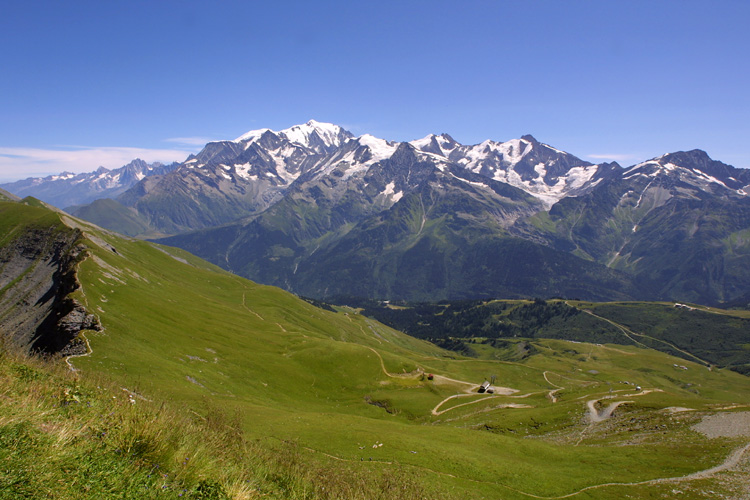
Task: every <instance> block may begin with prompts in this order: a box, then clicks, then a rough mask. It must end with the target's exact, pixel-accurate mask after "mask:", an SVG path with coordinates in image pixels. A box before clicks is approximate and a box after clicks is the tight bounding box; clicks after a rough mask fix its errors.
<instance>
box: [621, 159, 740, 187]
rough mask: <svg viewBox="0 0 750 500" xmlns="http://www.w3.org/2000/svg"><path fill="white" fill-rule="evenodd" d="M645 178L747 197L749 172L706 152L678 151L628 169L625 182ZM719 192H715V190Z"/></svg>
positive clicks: (623, 176) (625, 173)
mask: <svg viewBox="0 0 750 500" xmlns="http://www.w3.org/2000/svg"><path fill="white" fill-rule="evenodd" d="M638 177H641V178H644V179H648V180H649V182H651V183H653V182H656V181H658V182H660V183H662V184H666V185H669V186H673V185H676V184H680V185H682V186H684V187H690V188H693V189H697V190H699V191H705V192H712V193H714V192H719V193H721V192H723V193H724V194H728V195H730V196H732V195H735V194H736V195H739V196H748V190H747V189H746V188H747V186H748V184H750V170H747V169H738V168H735V167H732V166H730V165H727V164H725V163H722V162H720V161H714V160H712V159H711V158H710V157H709V156H708V154H707V153H706V152H705V151H701V150H700V149H694V150H692V151H679V152H677V153H669V154H665V155H662V156H659V157H657V158H653V159H651V160H647V161H644V162H641V163H639V164H637V165H634V166H632V167H629V168H627V169H626V170H625V171H624V172H623V175H622V178H623V179H624V180H631V179H635V178H638ZM717 190H718V191H717Z"/></svg>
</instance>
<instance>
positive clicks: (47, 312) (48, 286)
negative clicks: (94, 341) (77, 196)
mask: <svg viewBox="0 0 750 500" xmlns="http://www.w3.org/2000/svg"><path fill="white" fill-rule="evenodd" d="M80 237H81V232H80V231H78V230H75V229H67V228H65V229H61V228H60V227H31V228H29V229H28V230H26V231H25V232H24V233H23V234H22V235H20V236H18V237H16V238H14V239H13V240H12V241H10V242H8V243H6V244H4V245H3V246H2V247H1V248H0V332H2V336H3V337H4V338H5V339H10V340H12V342H13V343H15V344H17V345H18V346H20V347H22V348H24V349H27V350H29V351H34V352H41V353H48V354H55V353H65V354H73V353H76V352H84V351H85V345H84V344H83V343H82V342H81V341H80V340H78V339H77V336H78V333H79V332H80V331H81V330H84V329H95V330H98V329H100V327H99V323H98V320H97V318H96V316H94V315H93V314H89V313H88V312H87V311H86V310H85V309H84V307H83V306H82V305H81V304H80V303H78V302H77V301H76V300H75V299H73V298H71V297H70V294H71V293H72V292H73V291H75V290H76V289H77V288H79V286H80V285H79V283H78V281H77V278H76V265H77V263H78V262H79V261H80V260H81V259H82V258H83V257H84V255H85V248H84V247H83V246H82V245H80V242H79V240H80Z"/></svg>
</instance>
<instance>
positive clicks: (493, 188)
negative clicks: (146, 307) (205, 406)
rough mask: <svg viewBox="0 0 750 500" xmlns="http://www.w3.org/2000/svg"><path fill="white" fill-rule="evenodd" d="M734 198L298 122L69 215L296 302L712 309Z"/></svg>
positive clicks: (724, 296)
mask: <svg viewBox="0 0 750 500" xmlns="http://www.w3.org/2000/svg"><path fill="white" fill-rule="evenodd" d="M103 173H104V172H99V173H97V174H96V175H94V174H91V175H93V178H94V179H98V178H99V177H101V176H102V174H103ZM120 179H122V175H121V176H120ZM68 181H70V179H68ZM44 182H59V181H57V180H55V181H46V180H45V181H44ZM44 182H41V184H44ZM81 183H82V184H83V182H81ZM0 187H1V186H0ZM6 189H8V190H9V191H11V192H14V193H15V194H23V193H18V191H17V190H16V191H14V190H13V189H12V188H11V187H10V186H6ZM749 193H750V170H745V169H737V168H734V167H731V166H729V165H726V164H723V163H721V162H718V161H714V160H712V159H711V158H709V157H708V155H707V154H706V153H705V152H703V151H700V150H693V151H688V152H678V153H670V154H665V155H662V156H660V157H658V158H654V159H651V160H648V161H645V162H642V163H639V164H637V165H634V166H631V167H628V168H622V167H621V166H619V165H618V164H616V163H601V164H592V163H590V162H587V161H584V160H582V159H580V158H577V157H576V156H574V155H571V154H569V153H566V152H564V151H562V150H559V149H557V148H555V147H553V146H551V145H548V144H544V143H542V142H540V141H538V140H536V139H535V138H534V137H532V136H530V135H525V136H523V137H521V138H518V139H512V140H509V141H506V142H495V141H492V140H487V141H484V142H482V143H480V144H475V145H463V144H460V143H458V142H457V141H456V140H454V139H453V138H452V137H451V136H449V135H448V134H439V135H434V134H431V135H428V136H427V137H424V138H422V139H417V140H413V141H410V142H396V141H388V140H385V139H381V138H377V137H374V136H372V135H369V134H365V135H361V136H359V137H356V136H354V135H353V134H351V133H350V132H348V131H346V130H344V129H343V128H341V127H339V126H337V125H334V124H330V123H320V122H316V121H312V120H311V121H309V122H307V123H305V124H302V125H295V126H293V127H290V128H288V129H284V130H280V131H273V130H270V129H259V130H252V131H250V132H247V133H245V134H242V135H241V136H239V137H237V138H236V139H234V140H227V141H217V142H211V143H208V144H207V145H206V146H205V147H204V148H203V150H202V151H200V152H199V153H198V154H195V155H191V156H190V157H188V158H187V159H186V160H185V161H184V162H182V163H180V164H178V165H176V166H175V168H174V169H173V170H172V171H171V172H168V173H165V174H163V175H153V176H148V177H143V178H142V179H141V180H139V181H138V182H136V183H135V184H134V185H133V186H132V187H131V188H130V189H127V190H126V191H125V192H123V193H122V194H120V195H119V196H117V197H116V199H115V200H109V201H108V202H107V203H98V202H97V203H94V204H92V205H90V206H88V207H82V208H81V209H79V210H78V211H74V212H73V213H74V214H79V215H81V216H82V217H85V218H88V219H89V220H91V221H93V222H96V223H98V224H100V225H104V226H106V227H109V228H110V229H114V230H119V231H122V232H125V233H126V234H130V235H134V236H137V235H141V236H143V235H148V236H151V237H155V236H168V235H174V236H173V237H172V238H169V239H167V240H164V241H165V242H166V243H168V244H172V245H176V246H181V247H183V248H185V249H187V250H189V251H192V252H193V253H196V254H198V255H200V256H202V257H204V258H206V259H208V260H211V261H212V262H214V263H216V264H218V265H221V266H223V267H225V268H227V269H230V270H232V271H234V272H236V273H238V274H242V275H244V276H246V277H249V278H251V279H254V280H256V281H260V282H263V283H268V284H274V285H279V286H282V287H285V288H288V289H290V290H293V291H295V292H297V293H301V294H304V295H308V296H313V297H327V296H331V295H347V294H350V295H361V296H369V297H376V298H407V299H412V300H440V299H443V298H456V297H461V298H470V297H487V296H552V295H559V296H568V297H571V296H575V297H585V298H596V299H630V298H675V299H680V300H686V301H688V300H701V301H705V302H712V301H713V302H720V301H725V300H729V299H731V298H732V297H737V296H740V295H742V293H746V292H744V291H743V290H747V289H749V288H750V273H748V272H746V271H745V269H750V194H749ZM39 197H40V198H42V199H43V200H44V198H43V197H41V196H39ZM44 201H49V200H44ZM69 204H72V203H69ZM719 221H720V222H719ZM657 249H658V250H657Z"/></svg>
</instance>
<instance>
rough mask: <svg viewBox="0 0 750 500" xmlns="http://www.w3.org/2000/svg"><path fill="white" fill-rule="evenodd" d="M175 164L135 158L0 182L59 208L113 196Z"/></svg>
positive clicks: (12, 189)
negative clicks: (120, 163) (80, 170)
mask: <svg viewBox="0 0 750 500" xmlns="http://www.w3.org/2000/svg"><path fill="white" fill-rule="evenodd" d="M176 166H177V164H171V165H163V164H161V163H152V164H149V163H146V162H145V161H143V160H139V159H135V160H133V161H131V162H130V163H128V164H127V165H125V166H123V167H120V168H117V169H114V170H108V169H106V168H104V167H99V169H98V170H96V171H95V172H88V173H84V174H73V173H71V172H63V173H61V174H59V175H50V176H47V177H30V178H28V179H24V180H21V181H16V182H10V183H7V184H0V188H2V189H5V190H7V191H9V192H11V193H13V194H15V195H17V196H20V197H22V198H23V197H26V196H33V197H34V198H38V199H40V200H42V201H44V202H47V203H49V204H51V205H55V206H57V207H60V208H65V207H69V206H71V205H85V204H87V203H91V202H92V201H94V200H96V199H100V198H114V197H116V196H118V195H120V194H122V193H124V192H125V191H127V190H128V189H129V188H131V187H132V186H134V185H135V184H136V183H137V182H138V181H140V180H141V179H143V178H145V177H149V176H151V175H160V174H166V173H167V172H170V171H172V170H173V169H174V168H176Z"/></svg>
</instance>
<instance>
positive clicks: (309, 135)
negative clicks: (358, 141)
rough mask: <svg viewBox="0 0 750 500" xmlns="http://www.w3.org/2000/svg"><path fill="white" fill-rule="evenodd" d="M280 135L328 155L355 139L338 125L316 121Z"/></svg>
mask: <svg viewBox="0 0 750 500" xmlns="http://www.w3.org/2000/svg"><path fill="white" fill-rule="evenodd" d="M279 134H280V135H283V136H284V137H286V138H287V139H288V140H289V141H291V142H294V143H297V144H301V145H303V146H306V147H309V148H310V149H313V150H315V151H317V152H318V153H328V152H330V151H331V150H333V149H335V148H337V147H339V146H341V145H342V144H343V143H344V142H346V141H347V140H348V139H351V138H353V137H354V136H353V135H352V134H351V133H350V132H349V131H347V130H344V129H343V128H341V127H339V126H338V125H334V124H332V123H321V122H316V121H315V120H310V121H309V122H307V123H305V124H304V125H295V126H293V127H290V128H288V129H286V130H282V131H281V132H280V133H279Z"/></svg>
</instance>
